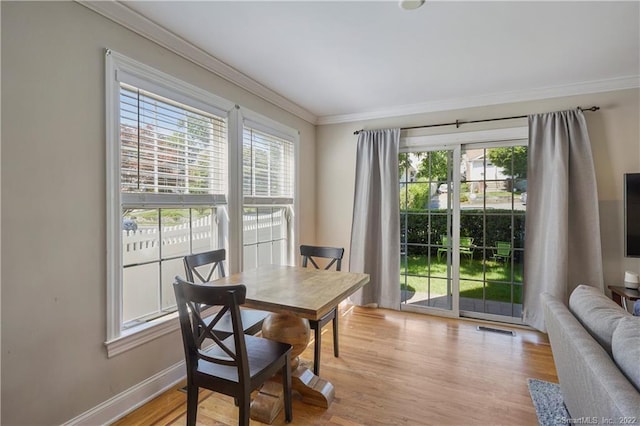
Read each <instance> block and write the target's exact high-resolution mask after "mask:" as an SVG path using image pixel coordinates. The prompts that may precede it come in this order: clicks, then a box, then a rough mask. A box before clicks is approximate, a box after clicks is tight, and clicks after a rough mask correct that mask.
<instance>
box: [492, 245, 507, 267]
mask: <svg viewBox="0 0 640 426" xmlns="http://www.w3.org/2000/svg"><path fill="white" fill-rule="evenodd" d="M492 257H493V259H494V260H501V261H503V262H506V261H508V260H509V259H510V258H511V243H510V242H506V241H496V248H495V249H494V255H493V256H492Z"/></svg>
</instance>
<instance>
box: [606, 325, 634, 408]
mask: <svg viewBox="0 0 640 426" xmlns="http://www.w3.org/2000/svg"><path fill="white" fill-rule="evenodd" d="M611 349H612V352H613V359H614V361H615V362H616V364H618V367H620V370H622V372H623V373H624V375H625V376H627V379H629V381H630V382H631V383H632V384H633V386H635V387H636V389H638V392H640V317H630V318H622V319H621V320H620V322H619V323H618V326H617V327H616V329H615V331H614V332H613V338H612V339H611ZM638 420H640V419H638Z"/></svg>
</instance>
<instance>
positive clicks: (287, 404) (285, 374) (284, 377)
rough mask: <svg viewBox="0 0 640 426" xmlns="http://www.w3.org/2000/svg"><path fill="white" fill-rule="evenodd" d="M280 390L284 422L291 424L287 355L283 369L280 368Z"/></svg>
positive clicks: (289, 374) (291, 412)
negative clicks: (282, 395)
mask: <svg viewBox="0 0 640 426" xmlns="http://www.w3.org/2000/svg"><path fill="white" fill-rule="evenodd" d="M282 390H283V391H284V421H285V422H287V423H291V421H292V420H293V407H292V403H291V361H290V358H289V355H287V356H286V360H285V362H284V367H283V368H282Z"/></svg>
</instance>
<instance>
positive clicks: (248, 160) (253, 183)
mask: <svg viewBox="0 0 640 426" xmlns="http://www.w3.org/2000/svg"><path fill="white" fill-rule="evenodd" d="M242 153H243V174H242V176H243V187H244V188H243V193H244V195H245V196H255V197H275V198H293V160H294V152H293V142H291V141H289V140H286V139H282V138H279V137H277V136H273V135H270V134H267V133H264V132H261V131H259V130H256V129H252V128H250V127H245V128H244V136H243V149H242Z"/></svg>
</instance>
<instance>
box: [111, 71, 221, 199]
mask: <svg viewBox="0 0 640 426" xmlns="http://www.w3.org/2000/svg"><path fill="white" fill-rule="evenodd" d="M120 143H121V159H120V161H121V163H120V166H121V167H120V182H121V192H122V193H123V195H125V194H127V193H151V194H192V195H217V196H218V198H220V197H222V198H224V194H226V192H227V170H226V168H227V121H226V119H224V118H221V117H217V116H215V115H212V114H208V113H205V112H202V111H198V110H195V109H192V108H189V107H187V106H185V105H181V104H178V103H176V102H172V101H170V100H168V99H165V98H161V97H159V96H157V95H153V94H151V93H149V92H146V91H144V90H141V89H138V88H135V87H133V86H130V85H127V84H124V83H121V84H120ZM125 198H126V197H125ZM209 198H210V197H209Z"/></svg>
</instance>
